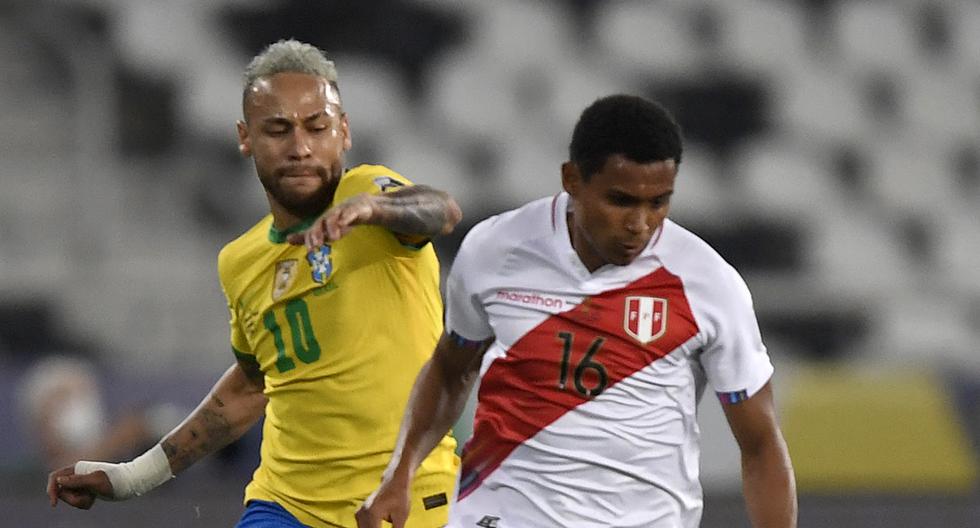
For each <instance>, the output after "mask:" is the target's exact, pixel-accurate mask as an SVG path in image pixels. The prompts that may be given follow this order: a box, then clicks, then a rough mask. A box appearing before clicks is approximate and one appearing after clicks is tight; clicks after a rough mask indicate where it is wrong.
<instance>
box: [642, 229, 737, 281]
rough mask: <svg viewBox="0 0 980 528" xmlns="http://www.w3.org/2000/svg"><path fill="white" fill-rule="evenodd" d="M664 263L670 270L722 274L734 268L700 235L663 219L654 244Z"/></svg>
mask: <svg viewBox="0 0 980 528" xmlns="http://www.w3.org/2000/svg"><path fill="white" fill-rule="evenodd" d="M656 251H657V253H658V255H659V256H660V258H661V260H663V261H664V264H665V265H666V266H667V267H668V268H669V269H671V270H675V272H676V271H681V270H692V271H697V272H698V273H706V272H707V273H721V274H724V273H726V272H728V271H729V270H731V271H734V268H732V266H731V265H730V264H729V263H728V262H727V261H725V259H724V258H723V257H722V256H721V255H720V254H719V253H718V251H716V250H715V249H714V248H713V247H711V246H710V245H709V244H708V243H707V242H705V241H704V240H703V239H702V238H701V237H699V236H698V235H697V234H695V233H693V232H692V231H690V230H688V229H687V228H685V227H683V226H681V225H680V224H678V223H676V222H674V221H673V220H670V219H669V218H668V219H667V220H664V232H663V235H662V238H661V239H660V241H659V242H658V244H657V246H656Z"/></svg>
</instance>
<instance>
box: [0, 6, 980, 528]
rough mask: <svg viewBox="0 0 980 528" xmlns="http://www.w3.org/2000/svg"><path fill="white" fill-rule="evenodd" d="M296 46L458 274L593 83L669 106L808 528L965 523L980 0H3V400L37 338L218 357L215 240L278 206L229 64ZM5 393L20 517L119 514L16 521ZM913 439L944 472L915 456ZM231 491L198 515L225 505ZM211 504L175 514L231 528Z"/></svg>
mask: <svg viewBox="0 0 980 528" xmlns="http://www.w3.org/2000/svg"><path fill="white" fill-rule="evenodd" d="M291 36H294V37H297V38H301V39H304V40H307V41H310V42H312V43H314V44H317V45H319V46H321V47H322V48H324V49H325V50H327V51H328V52H330V53H331V54H332V55H333V56H334V58H335V59H336V60H337V64H338V70H339V73H340V86H341V91H342V94H343V97H344V100H345V106H346V109H347V111H348V113H349V115H350V119H351V126H352V131H353V138H354V144H355V148H354V150H353V152H352V153H351V155H350V157H349V161H350V162H351V163H352V164H353V163H358V162H379V163H385V164H388V165H390V166H392V167H393V168H395V169H396V170H400V171H402V172H403V173H404V174H405V175H406V176H408V177H410V178H412V179H414V180H415V181H417V182H420V183H429V184H432V185H435V186H438V187H442V188H445V189H447V190H449V191H451V192H452V193H453V194H454V195H455V196H456V198H457V199H458V200H459V201H460V203H461V205H462V207H463V210H464V212H465V217H466V218H465V221H464V225H463V226H461V228H460V229H459V230H458V232H457V233H456V234H454V235H453V236H451V237H448V238H446V239H445V240H443V241H441V242H440V244H439V246H438V249H439V251H440V255H441V257H442V261H443V264H444V266H445V267H446V268H448V265H449V263H450V262H451V261H452V256H453V254H454V249H455V247H456V245H457V244H458V243H459V240H460V239H461V237H462V235H463V234H464V233H465V231H466V230H467V229H468V228H469V227H471V226H472V225H473V224H474V223H475V222H477V221H479V220H480V219H483V218H485V217H487V216H488V215H491V214H494V213H496V212H499V211H501V210H504V209H506V208H509V207H512V206H515V205H518V204H520V203H523V202H524V201H527V200H528V199H531V198H536V197H539V196H543V195H549V194H552V193H554V192H556V191H558V190H559V188H560V187H559V164H560V163H561V161H563V160H564V158H565V155H566V150H565V149H566V147H567V143H568V140H569V137H570V132H571V127H572V125H573V124H574V121H575V119H576V118H577V115H578V113H579V112H580V111H581V110H582V108H584V107H585V106H586V105H587V104H588V103H589V102H591V101H592V100H593V99H595V98H597V97H599V96H601V95H604V94H608V93H612V92H632V93H641V94H645V95H648V96H651V97H654V98H656V99H659V100H661V101H663V102H664V103H665V104H666V105H667V106H668V107H669V108H671V109H672V110H673V111H674V112H675V114H676V115H677V117H678V119H679V120H680V122H681V124H682V126H683V128H684V130H685V135H686V139H687V144H686V148H687V151H686V154H685V161H684V163H683V164H682V165H681V171H680V177H679V179H678V193H677V197H676V200H675V203H674V205H673V209H672V215H673V217H674V218H676V219H677V220H678V221H680V222H681V223H683V224H685V225H687V226H689V227H691V228H692V229H694V230H695V231H696V232H698V233H699V234H701V235H702V236H703V237H704V238H705V239H706V240H708V241H709V242H710V243H711V244H713V245H714V246H715V247H716V248H717V249H718V250H719V251H720V252H721V253H722V255H723V256H725V257H726V258H727V259H728V260H729V261H730V262H732V263H733V264H734V265H735V266H736V267H737V268H739V270H740V271H741V272H742V273H743V275H744V276H745V277H746V279H747V281H748V282H749V285H750V287H751V288H752V291H753V293H754V296H755V303H756V308H757V311H758V313H759V318H760V323H761V325H762V327H763V333H764V336H766V338H767V342H768V344H769V346H770V349H771V353H772V355H773V357H774V361H775V362H776V364H777V369H778V374H777V375H778V382H779V384H778V385H777V398H778V399H779V400H780V403H781V404H782V407H781V412H782V415H783V420H784V423H786V424H787V438H788V441H789V443H790V450H791V452H792V453H793V455H794V457H796V458H797V460H798V468H799V474H798V477H799V480H800V488H801V492H802V496H803V499H802V506H803V508H802V512H801V525H803V526H830V525H831V524H833V525H835V526H837V527H839V528H846V527H849V526H861V527H868V526H917V527H930V526H943V527H951V526H975V525H976V523H977V519H980V501H978V496H980V492H978V490H977V454H978V452H980V346H978V345H977V343H978V342H980V267H978V265H977V264H976V262H977V260H978V258H980V213H978V210H980V207H978V206H980V3H977V2H976V1H975V0H893V1H886V0H785V1H780V0H662V1H652V0H651V1H640V0H615V1H607V2H599V1H597V0H534V1H519V0H506V1H495V2H483V1H479V0H456V1H450V0H377V1H373V2H341V1H337V0H333V1H323V2H316V3H308V2H301V1H298V0H280V1H277V2H259V1H256V0H216V1H211V2H195V1H193V0H182V1H180V2H169V3H166V4H164V3H158V2H155V1H152V0H125V1H123V0H35V1H33V2H28V1H26V0H8V1H6V2H4V3H3V4H2V5H0V62H2V63H3V64H4V68H3V75H0V130H2V132H0V159H2V163H0V374H2V376H0V380H3V383H2V385H0V386H3V387H4V389H3V390H12V387H13V386H14V385H16V381H17V379H18V373H19V372H22V371H23V369H24V368H25V367H26V366H27V365H28V364H30V362H32V361H33V360H35V359H37V358H38V357H40V356H43V355H46V354H49V353H56V352H59V353H60V352H65V351H72V352H76V353H79V354H84V355H87V356H89V357H92V358H95V359H97V360H98V361H100V362H101V363H102V364H104V365H106V372H107V379H112V375H113V373H117V374H120V375H121V374H125V377H134V378H136V379H140V380H145V383H146V384H147V385H146V386H151V387H158V388H161V389H160V390H159V391H158V392H159V393H160V394H161V395H165V394H166V393H167V390H166V387H168V386H177V387H180V392H179V398H185V397H186V395H187V394H191V395H194V397H195V398H196V397H197V395H198V394H199V395H202V396H203V394H204V392H205V390H206V389H207V387H208V386H209V384H210V382H211V380H212V379H214V378H215V377H216V376H217V375H218V374H219V373H220V372H221V371H222V369H223V368H224V366H225V365H227V364H228V362H229V361H230V360H231V355H230V353H228V345H227V328H226V323H225V321H226V313H225V307H224V304H223V298H222V295H221V292H220V289H219V287H218V285H217V281H216V277H215V259H216V255H217V252H218V250H219V249H220V248H221V246H222V245H223V244H224V243H226V242H227V241H229V240H230V239H232V238H233V237H235V236H236V235H237V234H238V233H240V232H241V231H242V230H244V229H245V228H247V227H248V226H250V225H251V223H253V222H254V221H255V220H256V219H257V218H259V217H260V216H261V215H263V214H264V213H265V208H266V205H265V201H264V197H263V196H262V194H261V192H260V187H259V185H258V184H257V183H256V182H255V181H254V176H253V173H252V168H251V167H250V165H249V164H248V162H246V161H245V160H241V159H239V158H238V157H237V149H236V144H235V136H234V128H233V123H234V121H235V120H236V119H237V118H238V117H239V114H240V101H239V97H238V94H239V93H240V80H239V75H240V70H241V69H242V68H243V67H244V65H245V63H246V62H247V60H248V58H249V57H251V56H252V54H254V53H255V52H257V51H258V50H259V49H260V48H261V47H262V46H263V45H265V44H267V43H269V42H271V41H274V40H276V39H278V38H284V37H291ZM119 377H123V376H119ZM137 387H139V385H133V384H122V385H121V386H117V387H114V389H113V390H114V392H113V394H115V395H116V396H117V397H119V398H136V397H138V396H139V395H138V394H136V395H127V393H126V392H125V389H127V388H128V389H130V390H133V391H136V392H138V390H137ZM906 388H907V389H908V390H903V389H906ZM9 401H10V398H7V397H6V395H4V396H3V397H0V402H2V403H0V428H3V429H4V430H5V431H9V432H12V433H8V432H5V433H4V435H3V440H2V443H0V447H2V448H3V453H4V455H0V470H3V471H6V472H7V473H9V474H14V475H29V476H25V477H23V478H21V479H16V480H15V481H14V484H5V489H4V491H3V495H2V497H3V503H4V504H8V505H13V504H18V503H17V501H19V500H29V501H32V504H33V503H37V505H38V506H37V507H36V508H35V507H34V506H32V507H31V508H33V510H32V509H26V511H24V513H22V515H25V517H24V521H23V525H25V526H26V525H36V524H37V523H39V522H48V521H50V520H51V519H56V521H51V522H55V523H64V524H48V525H51V526H54V525H57V526H69V525H70V526H83V525H84V524H81V523H85V522H91V523H96V522H101V521H97V520H92V519H108V518H111V517H108V515H110V510H111V508H114V507H115V506H111V507H102V508H100V510H101V513H96V514H95V515H96V517H93V518H92V519H89V520H85V519H86V518H83V517H78V516H72V515H70V514H68V513H66V512H59V516H56V517H45V515H47V514H46V513H36V512H35V513H31V512H32V511H34V510H37V509H38V508H40V506H39V505H40V504H41V502H40V499H41V496H40V489H41V485H40V484H39V481H40V477H39V476H38V475H37V474H33V473H31V472H32V471H34V469H36V465H34V462H32V459H31V456H32V454H31V452H30V446H29V445H27V444H25V443H24V441H23V439H22V438H20V437H19V436H18V434H19V433H18V431H19V430H18V429H17V427H16V422H17V420H16V417H15V416H13V413H14V409H13V408H12V407H11V406H10V404H8V403H7V402H9ZM705 401H706V403H705V405H703V406H702V409H703V411H702V412H703V421H704V430H705V432H704V442H705V449H704V451H705V460H704V464H703V466H704V481H705V484H706V491H707V494H708V497H709V502H708V506H707V509H706V513H705V522H704V526H706V527H710V526H731V525H732V524H731V523H732V522H733V521H731V519H732V518H737V515H739V512H740V506H739V505H738V487H737V486H738V460H737V454H736V453H737V452H736V451H735V447H734V444H733V443H732V442H731V440H730V439H729V436H730V435H729V434H728V433H727V432H726V431H725V425H724V418H723V417H722V415H721V413H720V411H718V410H717V409H716V407H717V405H716V404H714V403H713V401H712V399H710V398H706V400H705ZM181 403H190V404H193V401H192V402H184V401H183V400H181ZM828 406H829V407H828ZM872 418H874V419H872ZM882 420H883V421H882ZM834 423H837V424H838V426H839V427H845V424H846V426H847V427H850V428H851V429H847V430H840V429H835V427H834ZM882 423H884V424H891V426H895V425H896V424H899V423H900V424H901V425H902V427H894V428H893V429H892V428H885V429H882V428H881V427H879V425H880V424H882ZM862 424H863V428H862ZM876 424H879V425H876ZM854 429H857V430H854ZM882 435H901V436H902V438H901V439H900V441H896V439H895V438H894V436H888V437H887V438H886V437H884V436H882ZM835 446H837V447H839V449H838V448H835ZM882 446H885V447H882ZM924 446H926V447H928V449H930V450H934V451H928V452H926V453H923V452H922V451H921V448H923V447H924ZM878 448H880V449H882V452H883V453H885V454H886V455H887V456H871V452H872V451H875V450H876V449H878ZM250 453H252V452H251V451H249V452H248V453H246V455H245V456H244V457H243V458H244V461H243V462H241V464H243V465H244V466H245V468H246V471H239V472H238V473H236V475H238V476H239V477H240V478H239V480H240V479H241V478H245V477H244V476H247V473H248V472H247V468H248V465H249V464H251V463H253V462H252V461H253V460H254V459H253V458H249V454H250ZM879 454H880V453H879ZM917 457H919V458H917ZM921 457H925V458H924V459H920V458H921ZM929 457H932V458H934V459H944V460H946V461H949V460H955V461H957V463H956V464H952V465H951V464H938V463H937V464H935V465H934V467H932V469H934V471H927V473H928V478H927V477H926V476H925V475H922V478H916V477H917V474H916V473H915V471H913V472H912V473H911V474H910V473H908V470H909V468H922V467H924V468H929V467H930V466H929V464H928V460H929ZM906 459H909V460H911V459H914V460H916V461H917V462H916V464H919V463H921V464H923V465H919V466H917V465H915V464H911V465H910V464H905V463H904V461H906ZM869 461H872V462H873V463H871V462H869ZM869 463H870V464H871V465H870V466H869V465H868V464H869ZM854 468H865V469H866V471H860V472H857V473H855V472H854V471H851V470H853V469H854ZM219 472H220V471H219ZM199 474H200V475H202V477H201V478H202V479H204V478H208V477H207V475H208V473H207V472H206V471H201V472H200V473H199ZM243 475H244V476H243ZM195 478H197V477H195ZM896 479H898V480H896ZM2 480H7V479H0V481H2ZM181 480H182V481H190V480H192V479H191V478H187V479H181ZM23 482H27V483H29V484H30V486H31V487H30V489H29V491H24V490H23V489H22V487H20V486H18V484H17V483H23ZM237 482H238V481H235V483H233V484H228V485H227V486H226V487H227V488H228V489H227V490H225V495H226V496H227V497H228V499H227V501H225V502H229V501H230V502H231V503H232V504H231V505H226V504H225V503H221V504H220V505H216V504H218V503H219V501H216V500H215V501H212V502H211V503H208V504H209V505H210V507H212V508H217V510H218V512H219V513H215V514H213V515H219V516H220V515H230V516H234V515H235V514H236V513H235V512H236V511H237V510H236V508H235V507H234V506H235V505H234V504H233V503H234V502H235V500H236V499H237V498H238V497H240V487H239V486H238V483H237ZM896 482H898V484H896ZM179 486H187V488H186V489H187V490H188V491H187V493H191V492H192V491H193V490H197V489H202V488H201V487H195V486H194V485H188V484H187V483H186V482H181V483H180V484H172V485H170V486H168V487H171V488H177V487H179ZM162 497H163V498H162V499H160V498H157V499H153V500H151V501H148V502H147V504H148V506H147V507H148V508H156V509H155V510H154V511H158V512H166V511H170V510H168V508H172V509H173V511H178V510H179V511H181V512H184V513H181V515H190V514H188V513H187V511H193V509H194V507H193V506H184V505H182V506H176V504H180V503H179V502H177V501H179V500H184V499H181V498H182V497H185V495H184V494H182V492H181V491H180V490H168V491H167V492H166V494H164V495H162ZM712 498H714V502H712ZM186 504H193V503H192V502H188V503H186ZM152 505H155V506H152ZM22 509H23V508H22ZM125 511H129V512H135V511H136V510H135V509H130V510H125ZM868 512H879V514H878V515H871V514H869V513H868ZM93 513H94V512H93ZM98 515H107V517H98ZM168 515H169V514H168ZM208 515H212V514H210V513H205V514H204V517H201V513H200V511H198V512H197V517H193V516H192V517H187V518H188V519H193V521H192V520H188V521H187V524H186V525H188V526H191V525H194V526H198V525H200V526H204V525H211V524H207V523H215V522H216V523H218V524H220V523H221V522H227V520H221V521H214V519H215V517H208ZM36 519H42V520H41V521H38V520H36ZM44 519H47V521H45V520H44ZM201 519H205V520H201ZM207 519H212V520H211V521H207ZM222 519H224V518H222ZM195 523H196V524H195ZM971 523H973V524H971ZM92 525H93V526H95V525H98V524H92Z"/></svg>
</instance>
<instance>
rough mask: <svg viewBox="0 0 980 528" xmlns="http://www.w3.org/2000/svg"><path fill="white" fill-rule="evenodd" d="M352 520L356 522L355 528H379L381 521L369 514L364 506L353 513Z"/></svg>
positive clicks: (368, 510) (368, 509)
mask: <svg viewBox="0 0 980 528" xmlns="http://www.w3.org/2000/svg"><path fill="white" fill-rule="evenodd" d="M354 520H355V521H357V528H381V520H380V519H378V518H377V517H376V516H375V515H374V514H372V513H371V510H370V508H365V507H364V506H361V507H360V508H358V510H357V512H356V513H354Z"/></svg>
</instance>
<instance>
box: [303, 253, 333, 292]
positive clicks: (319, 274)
mask: <svg viewBox="0 0 980 528" xmlns="http://www.w3.org/2000/svg"><path fill="white" fill-rule="evenodd" d="M306 260H307V262H309V263H310V268H312V271H313V280H314V282H318V283H320V284H323V283H325V282H327V279H328V278H329V277H330V272H332V271H333V263H332V262H331V260H330V245H328V244H324V245H322V246H320V247H318V248H316V249H312V250H310V252H309V253H307V254H306Z"/></svg>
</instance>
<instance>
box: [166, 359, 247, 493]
mask: <svg viewBox="0 0 980 528" xmlns="http://www.w3.org/2000/svg"><path fill="white" fill-rule="evenodd" d="M248 383H249V382H248V381H246V380H245V377H244V374H243V373H242V372H241V371H240V370H237V367H234V366H233V367H232V368H231V369H229V370H228V372H226V373H225V375H224V376H222V378H221V379H220V380H219V381H218V383H216V384H215V386H214V388H213V389H212V390H211V392H210V393H209V394H208V395H207V396H206V397H205V398H204V400H203V401H202V402H201V404H200V405H198V407H197V408H196V409H194V411H193V412H192V413H191V414H190V416H188V417H187V419H185V420H184V421H183V423H181V424H180V425H179V426H177V428H176V429H174V430H173V431H172V432H171V433H170V434H168V435H167V436H166V437H164V439H163V440H162V441H161V442H160V445H161V447H162V448H163V451H164V453H165V454H166V455H167V460H168V461H169V462H170V468H171V471H172V472H173V473H174V474H175V475H176V474H177V473H179V472H180V471H183V470H184V469H186V468H187V467H188V466H190V465H192V464H194V463H195V462H197V461H198V460H200V459H201V458H203V457H204V456H206V455H208V454H210V453H213V452H215V451H217V450H219V449H221V448H222V447H224V446H226V445H228V444H230V443H231V442H233V441H235V440H237V439H238V438H240V437H241V436H242V435H243V434H245V432H246V431H248V429H249V428H251V427H252V425H254V424H255V422H256V421H258V419H259V418H260V417H261V416H262V413H263V412H264V410H265V403H266V398H265V395H263V394H262V392H261V390H260V389H257V388H255V387H253V386H250V385H248Z"/></svg>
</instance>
